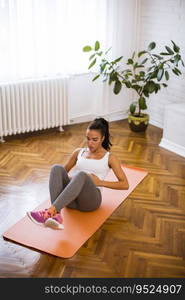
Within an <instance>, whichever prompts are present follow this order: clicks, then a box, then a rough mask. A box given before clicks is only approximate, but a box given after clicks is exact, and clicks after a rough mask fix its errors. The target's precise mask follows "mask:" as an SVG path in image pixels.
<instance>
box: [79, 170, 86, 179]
mask: <svg viewBox="0 0 185 300" xmlns="http://www.w3.org/2000/svg"><path fill="white" fill-rule="evenodd" d="M76 176H77V177H80V178H82V179H83V178H84V179H86V178H87V177H88V175H87V173H85V172H84V171H79V172H78V173H77V174H76Z"/></svg>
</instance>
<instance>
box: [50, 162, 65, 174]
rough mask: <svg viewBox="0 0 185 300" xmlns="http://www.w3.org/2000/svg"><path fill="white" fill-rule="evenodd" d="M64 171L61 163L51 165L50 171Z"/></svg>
mask: <svg viewBox="0 0 185 300" xmlns="http://www.w3.org/2000/svg"><path fill="white" fill-rule="evenodd" d="M64 171H65V172H66V170H65V168H64V167H63V166H62V165H59V164H55V165H53V166H52V167H51V172H52V173H56V172H57V173H58V172H64Z"/></svg>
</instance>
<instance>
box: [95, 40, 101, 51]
mask: <svg viewBox="0 0 185 300" xmlns="http://www.w3.org/2000/svg"><path fill="white" fill-rule="evenodd" d="M99 49H100V43H99V42H98V41H96V42H95V46H94V50H95V51H98V50H99Z"/></svg>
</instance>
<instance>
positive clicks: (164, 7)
mask: <svg viewBox="0 0 185 300" xmlns="http://www.w3.org/2000/svg"><path fill="white" fill-rule="evenodd" d="M138 1H139V4H140V28H139V27H138V47H139V49H141V50H142V49H145V47H146V46H147V45H148V44H149V42H151V41H155V42H156V43H157V48H156V49H158V50H159V51H161V50H165V47H164V46H165V45H169V46H171V45H172V44H171V40H173V41H174V42H175V43H176V44H177V45H178V46H180V48H181V50H182V52H181V53H182V56H183V60H184V62H185V0H138ZM179 66H181V63H180V65H179ZM180 69H181V71H183V76H181V77H178V76H175V75H173V73H172V76H171V79H170V80H169V81H168V87H167V88H164V89H163V90H161V91H160V92H159V93H158V94H154V95H153V94H152V95H151V96H150V99H149V101H148V103H149V109H148V112H149V114H150V117H151V120H150V123H152V124H153V125H156V126H158V127H161V128H163V126H164V111H165V106H166V105H168V104H171V103H176V102H178V103H179V102H180V103H182V102H185V84H184V80H185V68H182V67H181V68H180ZM184 123H185V122H184Z"/></svg>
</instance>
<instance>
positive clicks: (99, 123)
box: [88, 118, 112, 150]
mask: <svg viewBox="0 0 185 300" xmlns="http://www.w3.org/2000/svg"><path fill="white" fill-rule="evenodd" d="M88 129H94V130H99V131H100V132H101V135H102V137H103V136H104V137H105V138H104V140H103V142H102V147H103V148H104V149H105V150H110V147H111V146H112V144H111V142H110V133H109V123H108V122H107V121H106V120H105V119H104V118H96V119H94V121H92V122H91V123H90V124H89V126H88Z"/></svg>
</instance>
